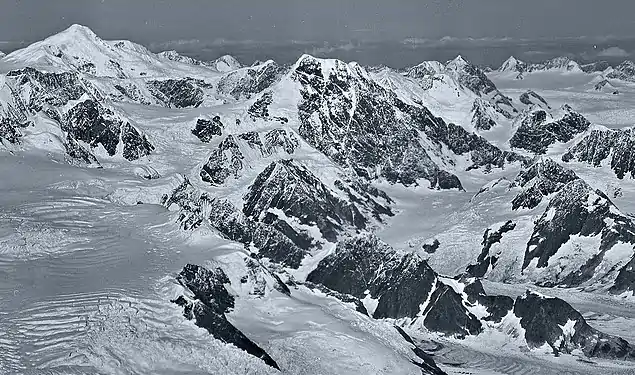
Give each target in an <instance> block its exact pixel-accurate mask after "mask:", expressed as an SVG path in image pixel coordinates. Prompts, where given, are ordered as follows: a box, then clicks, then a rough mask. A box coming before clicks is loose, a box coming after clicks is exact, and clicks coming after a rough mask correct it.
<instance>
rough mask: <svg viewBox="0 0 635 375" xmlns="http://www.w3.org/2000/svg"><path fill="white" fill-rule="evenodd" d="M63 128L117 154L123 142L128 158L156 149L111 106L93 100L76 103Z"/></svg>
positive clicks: (125, 155)
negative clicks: (110, 107) (109, 107)
mask: <svg viewBox="0 0 635 375" xmlns="http://www.w3.org/2000/svg"><path fill="white" fill-rule="evenodd" d="M62 130H64V131H65V132H67V133H69V134H72V136H73V138H74V139H76V140H80V141H84V142H86V143H88V144H89V145H90V146H91V147H97V146H98V145H101V146H103V147H104V149H105V150H106V152H107V153H108V155H110V156H114V155H115V154H116V153H117V146H118V145H119V143H120V142H122V143H123V157H124V158H126V159H127V160H135V159H138V158H140V157H142V156H146V155H149V154H150V153H151V152H152V151H153V150H154V146H152V144H150V142H148V140H147V139H146V137H145V135H141V134H140V133H139V131H138V130H137V129H136V128H134V127H133V126H132V125H130V124H129V123H128V122H124V120H123V119H121V118H120V117H119V116H118V115H117V114H115V113H114V112H113V111H112V110H111V109H108V108H106V107H104V106H103V105H101V104H100V103H98V102H96V101H94V100H90V99H87V100H85V101H83V102H80V103H78V104H76V105H75V106H74V107H73V108H71V109H70V110H69V111H68V112H67V113H66V115H65V116H64V120H63V123H62Z"/></svg>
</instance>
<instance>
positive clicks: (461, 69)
mask: <svg viewBox="0 0 635 375" xmlns="http://www.w3.org/2000/svg"><path fill="white" fill-rule="evenodd" d="M445 72H446V73H448V74H450V75H451V76H453V77H454V78H455V79H456V80H457V81H458V82H459V83H460V84H461V85H462V86H464V87H466V88H467V89H469V90H471V91H473V92H474V93H476V94H478V95H488V94H490V93H493V92H495V91H498V89H497V88H496V85H494V83H493V82H492V81H491V80H490V79H489V78H487V76H486V75H485V73H484V72H483V71H482V70H481V69H480V68H479V67H477V66H476V65H472V64H470V63H468V62H467V61H465V60H464V59H463V58H462V57H461V56H458V57H457V58H455V59H454V60H452V61H450V62H449V63H448V64H447V65H446V66H445Z"/></svg>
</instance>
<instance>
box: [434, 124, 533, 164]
mask: <svg viewBox="0 0 635 375" xmlns="http://www.w3.org/2000/svg"><path fill="white" fill-rule="evenodd" d="M423 131H424V132H425V133H426V135H428V137H429V138H430V139H432V140H434V141H435V142H436V143H438V144H439V145H441V144H442V145H445V146H447V147H448V148H449V149H450V151H452V152H453V153H454V154H456V155H467V156H469V159H470V161H471V163H472V164H471V165H470V166H468V168H467V170H468V171H469V170H472V169H477V168H484V169H485V171H489V170H491V169H492V168H503V167H504V166H505V165H506V164H509V163H514V162H520V163H523V164H524V163H527V161H528V159H527V158H525V157H522V156H520V155H518V154H516V153H514V152H509V151H502V150H501V149H499V148H498V147H496V146H494V145H492V144H491V143H489V142H488V141H487V140H486V139H485V138H483V137H480V136H478V135H476V134H474V133H469V132H468V131H467V130H465V129H463V128H462V127H461V126H458V125H455V124H452V123H449V124H446V123H444V122H440V123H438V124H437V126H434V127H432V126H427V127H424V128H423Z"/></svg>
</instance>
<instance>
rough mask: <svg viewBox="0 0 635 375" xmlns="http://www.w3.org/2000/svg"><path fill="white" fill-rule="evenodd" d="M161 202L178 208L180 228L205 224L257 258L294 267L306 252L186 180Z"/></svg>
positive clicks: (272, 228) (274, 230)
mask: <svg viewBox="0 0 635 375" xmlns="http://www.w3.org/2000/svg"><path fill="white" fill-rule="evenodd" d="M161 204H163V205H164V206H165V207H168V208H169V207H170V206H172V205H176V206H177V207H178V208H179V216H178V219H177V220H178V221H179V222H180V223H181V226H182V227H183V229H186V230H188V229H189V230H193V229H196V228H198V227H199V226H201V225H202V224H203V223H206V224H208V225H210V226H211V227H212V228H214V229H216V230H217V231H218V232H219V233H220V234H222V235H223V236H224V237H225V238H227V239H229V240H232V241H236V242H240V243H242V244H244V245H245V247H246V248H248V249H253V248H255V249H257V253H254V256H255V257H257V258H268V259H270V260H271V261H273V262H276V263H279V264H282V265H284V266H288V267H291V268H297V267H299V266H300V263H301V261H302V259H303V258H304V256H305V255H306V254H307V251H306V250H304V249H301V248H300V247H298V246H297V245H296V244H295V243H293V242H292V241H291V240H290V239H289V238H288V237H287V236H285V235H284V234H283V233H282V232H280V231H279V230H277V229H276V228H274V227H273V226H271V225H268V224H265V223H262V222H258V221H254V220H253V219H251V218H248V217H246V216H245V215H244V214H243V213H242V212H241V211H240V210H239V209H238V208H236V207H235V206H234V205H233V204H232V203H231V202H229V201H227V200H224V199H220V198H216V197H211V196H209V195H208V194H207V193H203V192H200V191H198V190H197V189H196V188H195V187H194V186H192V184H191V183H190V181H189V180H187V179H184V180H183V181H182V182H181V184H180V185H179V186H177V187H176V188H175V189H174V190H173V191H172V192H171V193H170V194H167V195H165V196H163V198H162V199H161Z"/></svg>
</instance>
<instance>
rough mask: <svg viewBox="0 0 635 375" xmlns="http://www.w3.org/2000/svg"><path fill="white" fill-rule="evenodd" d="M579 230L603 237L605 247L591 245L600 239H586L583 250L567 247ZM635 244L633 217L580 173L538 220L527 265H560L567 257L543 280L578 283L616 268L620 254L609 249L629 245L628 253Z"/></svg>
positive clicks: (527, 256)
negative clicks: (595, 188) (555, 270)
mask: <svg viewBox="0 0 635 375" xmlns="http://www.w3.org/2000/svg"><path fill="white" fill-rule="evenodd" d="M574 236H577V237H587V238H598V241H599V242H598V243H599V248H598V249H597V250H596V249H594V248H591V249H588V247H593V246H594V245H591V244H586V247H587V249H584V250H585V252H583V253H581V254H579V253H575V250H573V249H570V250H567V246H565V244H567V242H569V241H570V240H571V239H572V237H574ZM634 244H635V225H634V224H633V222H632V221H631V219H629V218H628V217H626V216H625V215H623V214H621V213H620V211H619V210H618V209H617V208H616V207H615V206H614V205H613V203H612V202H611V201H610V200H609V199H608V197H606V195H604V193H602V192H601V191H599V190H593V189H592V188H591V187H589V186H588V185H587V184H586V182H584V181H583V180H581V179H575V180H573V181H571V182H569V183H567V184H566V185H565V186H564V187H562V189H561V190H560V192H559V193H558V194H557V195H556V196H554V197H553V198H552V199H551V201H550V202H549V206H548V207H547V209H546V211H545V213H544V214H543V215H542V216H541V217H540V219H538V221H537V222H536V224H535V227H534V233H533V234H532V236H531V238H530V240H529V242H528V243H527V249H526V251H525V259H524V262H523V269H526V268H527V267H530V264H531V267H530V268H532V269H540V268H546V267H556V266H557V265H558V264H559V259H560V258H563V257H564V258H566V264H562V267H561V269H560V270H559V272H558V273H557V274H556V275H551V277H549V278H545V279H544V280H543V281H541V282H540V283H541V284H544V285H554V284H558V285H568V286H577V285H580V284H582V283H584V282H586V281H588V280H590V279H592V278H595V279H596V280H597V279H601V278H602V277H604V276H606V275H608V274H610V273H611V272H612V270H613V268H614V267H616V266H618V265H619V264H620V259H617V261H616V260H615V259H612V258H615V256H611V257H610V258H607V259H604V258H605V254H606V253H607V252H608V251H610V250H611V249H612V248H614V247H615V248H616V249H617V250H616V251H618V252H619V251H621V250H620V249H622V248H624V247H626V250H623V251H626V252H627V254H625V256H628V255H629V254H628V252H630V254H631V255H632V253H633V245H634ZM569 247H571V245H569ZM628 249H630V250H628ZM571 252H574V253H573V254H569V253H571ZM618 258H619V257H618ZM607 262H608V263H607Z"/></svg>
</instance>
